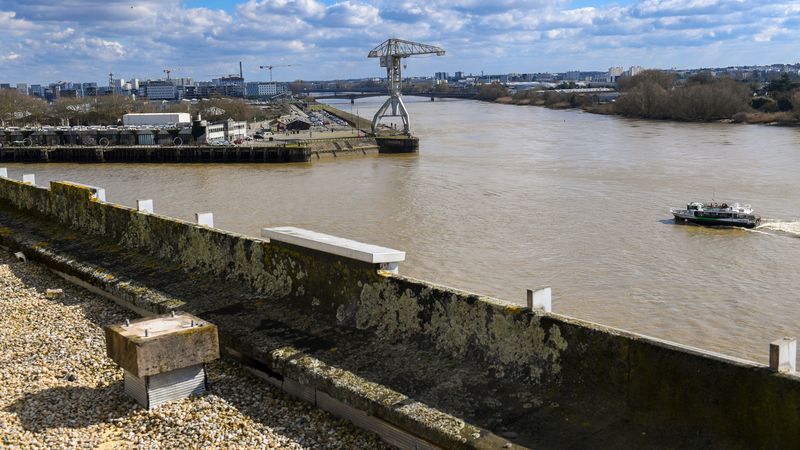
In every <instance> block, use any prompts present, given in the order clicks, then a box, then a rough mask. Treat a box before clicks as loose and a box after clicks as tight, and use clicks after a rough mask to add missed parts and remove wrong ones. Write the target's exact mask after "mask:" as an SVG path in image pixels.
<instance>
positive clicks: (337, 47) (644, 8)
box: [0, 0, 800, 85]
mask: <svg viewBox="0 0 800 450" xmlns="http://www.w3.org/2000/svg"><path fill="white" fill-rule="evenodd" d="M388 37H400V38H405V39H409V40H415V41H420V42H424V43H430V44H436V45H440V46H443V47H444V48H445V49H446V50H447V55H446V56H444V57H429V58H413V59H410V60H409V61H408V70H407V71H406V74H407V75H410V76H414V75H417V76H432V75H433V74H434V73H435V72H442V71H446V72H455V71H462V72H465V73H475V74H479V73H481V71H483V72H485V73H487V74H488V73H497V74H499V73H509V72H520V73H534V72H566V71H571V70H579V71H604V70H607V69H608V68H609V67H615V66H622V67H626V68H627V67H629V66H643V67H647V68H661V69H667V68H671V67H678V68H699V67H726V66H742V65H766V64H773V63H786V64H791V63H796V62H798V61H800V45H798V44H797V43H798V42H800V4H799V3H797V2H796V1H794V2H793V1H777V2H765V1H750V0H738V1H730V0H642V1H619V2H609V1H597V2H593V1H588V0H580V1H569V0H498V1H496V2H492V3H491V4H488V2H479V1H477V0H457V1H452V2H446V1H440V0H428V1H421V0H408V1H404V2H402V3H392V2H388V1H383V0H377V1H371V2H361V1H356V0H344V1H325V2H320V1H317V0H247V1H219V2H214V1H210V0H202V1H201V0H189V1H177V0H163V1H159V0H142V1H135V2H133V1H127V2H122V1H100V0H74V1H70V2H59V3H54V4H51V3H50V2H48V1H44V0H25V1H22V0H0V41H1V42H3V46H2V48H0V82H11V83H16V82H21V83H29V84H35V83H41V84H48V83H51V82H54V81H57V80H64V81H95V82H98V83H99V84H101V85H102V84H107V79H108V75H107V74H108V73H110V72H113V73H114V74H115V76H116V77H122V78H131V77H137V78H140V79H148V78H151V79H157V78H161V77H163V76H164V73H163V70H164V69H170V70H171V76H172V77H174V78H181V77H184V78H185V77H192V78H194V79H196V80H210V79H212V78H218V77H219V76H222V75H225V74H229V73H230V74H233V73H238V70H239V67H238V63H239V61H242V62H243V65H244V76H245V78H246V79H249V80H268V79H269V73H268V72H267V71H266V70H259V69H258V66H260V65H269V64H273V65H276V66H278V65H288V64H292V66H291V67H276V68H275V69H274V78H275V80H279V81H292V80H296V79H304V80H323V79H346V78H364V77H380V76H383V75H384V72H383V70H382V69H381V68H380V67H379V66H378V63H377V61H376V60H374V59H373V60H368V59H367V58H366V54H367V52H368V51H369V50H370V49H371V48H372V47H374V46H375V45H378V44H379V43H380V42H382V41H383V40H385V39H386V38H388Z"/></svg>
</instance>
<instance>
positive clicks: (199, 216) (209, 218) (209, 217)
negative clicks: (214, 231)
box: [194, 212, 214, 228]
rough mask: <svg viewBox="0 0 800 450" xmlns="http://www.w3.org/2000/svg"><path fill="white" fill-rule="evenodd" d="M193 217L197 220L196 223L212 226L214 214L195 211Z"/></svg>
mask: <svg viewBox="0 0 800 450" xmlns="http://www.w3.org/2000/svg"><path fill="white" fill-rule="evenodd" d="M194 219H195V220H196V221H197V224H198V225H200V226H204V227H209V228H214V214H212V213H210V212H207V213H196V214H195V215H194Z"/></svg>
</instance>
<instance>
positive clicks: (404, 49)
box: [367, 39, 444, 135]
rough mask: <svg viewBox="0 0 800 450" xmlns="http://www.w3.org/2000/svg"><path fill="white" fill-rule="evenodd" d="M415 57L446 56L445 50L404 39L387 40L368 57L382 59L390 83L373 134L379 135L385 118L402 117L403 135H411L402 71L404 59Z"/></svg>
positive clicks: (377, 114) (373, 127)
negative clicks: (403, 97) (380, 126)
mask: <svg viewBox="0 0 800 450" xmlns="http://www.w3.org/2000/svg"><path fill="white" fill-rule="evenodd" d="M414 55H436V56H444V49H443V48H441V47H436V46H433V45H426V44H420V43H418V42H411V41H404V40H402V39H387V40H386V41H385V42H383V43H382V44H381V45H379V46H377V47H375V48H373V49H372V50H371V51H370V52H369V55H367V57H368V58H380V59H381V67H386V77H387V78H388V81H389V83H388V84H389V98H388V99H386V101H385V102H384V103H383V105H382V106H381V107H380V108H378V112H376V113H375V117H373V118H372V134H375V135H377V134H378V124H379V122H380V120H381V119H382V118H383V117H400V118H401V119H402V121H403V133H404V134H407V135H408V134H411V126H410V123H409V122H410V120H409V116H408V110H407V109H406V105H404V104H403V99H402V95H403V94H402V88H403V86H402V80H403V77H402V74H401V70H400V69H401V64H402V59H403V58H408V57H409V56H414ZM390 106H391V107H392V112H391V114H388V113H387V109H388V108H389V107H390Z"/></svg>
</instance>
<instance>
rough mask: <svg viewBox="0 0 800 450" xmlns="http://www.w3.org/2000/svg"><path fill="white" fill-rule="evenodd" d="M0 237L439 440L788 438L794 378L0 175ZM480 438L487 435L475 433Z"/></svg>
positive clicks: (741, 441)
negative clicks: (212, 329)
mask: <svg viewBox="0 0 800 450" xmlns="http://www.w3.org/2000/svg"><path fill="white" fill-rule="evenodd" d="M0 242H1V243H3V244H4V245H7V246H14V247H15V248H18V249H23V250H24V251H25V252H26V255H28V257H29V258H32V259H38V260H41V261H45V262H46V263H47V264H49V265H50V266H51V267H54V268H56V269H57V270H59V271H61V272H64V273H67V274H69V275H71V276H73V277H76V278H78V279H80V280H83V281H84V282H86V283H90V284H92V285H94V286H97V287H99V288H100V289H103V290H104V291H106V292H110V293H113V294H114V295H115V296H117V297H119V298H123V299H125V300H126V301H127V302H129V303H130V304H132V305H135V306H136V307H137V308H141V309H142V310H148V311H154V312H167V311H170V310H173V309H181V310H186V311H189V312H191V313H193V314H196V315H198V316H199V317H201V318H204V319H206V320H210V321H212V322H214V323H215V324H217V325H218V327H219V330H220V340H221V344H222V346H223V348H225V349H230V353H231V354H238V355H241V358H242V359H243V360H244V361H245V362H247V363H248V364H251V365H253V366H255V367H258V368H261V369H262V370H265V371H268V372H270V373H274V374H276V375H277V376H285V377H287V378H291V379H295V380H300V381H301V382H302V383H303V384H306V385H309V386H313V387H314V388H315V389H316V390H317V392H321V393H325V394H326V395H330V396H332V397H334V398H337V399H339V400H342V401H344V402H346V403H347V404H349V405H351V406H354V407H356V408H359V409H361V410H363V411H368V412H369V413H370V414H372V415H374V416H376V417H380V418H382V419H384V420H386V421H387V422H389V423H392V424H394V425H396V426H399V427H402V428H404V429H407V430H410V431H412V432H413V433H415V434H417V435H418V436H421V437H423V438H425V439H428V440H429V441H431V442H434V443H437V444H439V445H442V446H446V447H454V448H457V447H461V448H496V446H497V445H501V444H502V443H504V442H505V440H506V439H501V438H500V437H498V435H504V436H505V437H506V438H507V440H509V441H512V442H514V443H515V444H519V445H523V446H530V447H537V448H563V447H571V448H597V447H603V448H631V447H657V448H751V447H760V448H792V447H800V433H798V432H797V430H800V382H798V378H797V377H796V376H791V375H783V374H775V373H772V372H770V371H769V370H768V369H767V368H766V367H764V366H762V365H759V364H755V363H749V362H743V361H737V360H734V359H731V358H726V357H722V356H718V355H713V354H709V353H705V352H701V351H694V350H691V349H687V348H684V347H679V346H676V345H674V344H670V343H666V342H662V341H658V340H654V339H650V338H647V337H644V336H639V335H634V334H630V333H626V332H623V331H620V330H614V329H609V328H605V327H602V326H598V325H594V324H591V323H587V322H583V321H579V320H576V319H571V318H568V317H563V316H558V315H554V314H541V313H537V312H532V311H530V310H527V309H526V308H521V307H519V306H516V305H511V304H508V303H506V302H503V301H500V300H496V299H492V298H487V297H481V296H478V295H475V294H470V293H465V292H461V291H457V290H453V289H449V288H445V287H441V286H436V285H433V284H430V283H427V282H423V281H419V280H414V279H411V278H407V277H402V276H396V275H390V274H387V273H380V272H379V271H378V270H377V268H378V267H377V265H375V264H368V263H364V262H358V261H353V260H348V259H345V258H341V257H336V256H333V255H330V254H326V253H321V252H317V251H313V250H308V249H304V248H300V247H297V246H293V245H290V244H281V243H277V242H274V243H268V242H265V241H263V240H260V239H254V238H249V237H245V236H241V235H236V234H233V233H226V232H222V231H220V230H214V229H208V228H204V227H198V226H195V225H193V224H190V223H187V222H182V221H178V220H175V219H171V218H167V217H163V216H159V215H155V214H145V213H139V212H137V211H134V210H133V209H132V208H127V207H123V206H119V205H112V204H105V203H101V202H98V201H95V200H92V199H91V196H90V195H89V193H88V191H86V190H84V189H82V188H80V187H78V186H75V185H71V184H68V183H53V184H52V185H51V190H50V191H48V190H46V189H43V188H37V187H34V186H27V185H23V184H21V183H19V182H15V181H10V180H5V179H0ZM489 430H491V431H492V432H494V433H492V432H489Z"/></svg>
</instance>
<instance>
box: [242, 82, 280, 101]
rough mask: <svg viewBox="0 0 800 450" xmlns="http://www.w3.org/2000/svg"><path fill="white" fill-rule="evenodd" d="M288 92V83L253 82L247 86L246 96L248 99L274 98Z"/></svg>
mask: <svg viewBox="0 0 800 450" xmlns="http://www.w3.org/2000/svg"><path fill="white" fill-rule="evenodd" d="M288 92H289V86H288V85H287V84H286V83H278V82H274V81H270V82H266V81H251V82H249V83H247V84H246V85H245V95H246V96H247V98H266V97H273V96H275V95H278V94H283V93H288Z"/></svg>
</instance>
